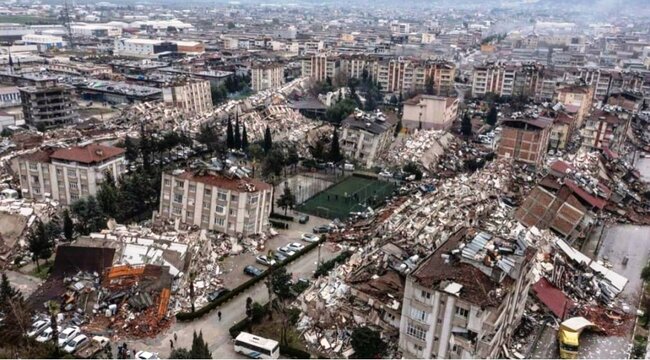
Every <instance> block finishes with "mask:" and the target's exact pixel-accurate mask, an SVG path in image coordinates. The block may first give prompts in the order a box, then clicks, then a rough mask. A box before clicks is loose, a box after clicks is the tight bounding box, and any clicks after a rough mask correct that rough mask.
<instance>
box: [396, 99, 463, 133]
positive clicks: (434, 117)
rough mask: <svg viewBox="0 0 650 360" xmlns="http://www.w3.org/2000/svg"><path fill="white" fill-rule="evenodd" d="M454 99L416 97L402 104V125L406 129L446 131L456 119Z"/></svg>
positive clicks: (457, 101) (456, 111)
mask: <svg viewBox="0 0 650 360" xmlns="http://www.w3.org/2000/svg"><path fill="white" fill-rule="evenodd" d="M459 104H460V100H458V98H455V97H444V96H435V95H417V96H415V97H413V98H411V99H409V100H406V101H405V102H404V113H403V115H402V125H403V126H404V127H405V128H407V129H418V128H422V129H436V130H447V129H449V128H450V127H451V125H452V124H453V123H454V120H456V118H457V117H458V105H459Z"/></svg>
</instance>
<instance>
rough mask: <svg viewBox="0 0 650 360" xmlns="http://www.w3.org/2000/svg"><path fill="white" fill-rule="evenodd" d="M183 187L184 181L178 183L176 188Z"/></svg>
mask: <svg viewBox="0 0 650 360" xmlns="http://www.w3.org/2000/svg"><path fill="white" fill-rule="evenodd" d="M183 185H184V184H183V182H182V181H176V187H183Z"/></svg>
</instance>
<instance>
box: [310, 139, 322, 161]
mask: <svg viewBox="0 0 650 360" xmlns="http://www.w3.org/2000/svg"><path fill="white" fill-rule="evenodd" d="M325 143H326V141H325V139H322V138H321V139H318V140H316V142H315V143H314V145H313V146H310V147H309V152H310V153H311V156H312V157H313V158H314V159H316V160H325V156H326V154H325Z"/></svg>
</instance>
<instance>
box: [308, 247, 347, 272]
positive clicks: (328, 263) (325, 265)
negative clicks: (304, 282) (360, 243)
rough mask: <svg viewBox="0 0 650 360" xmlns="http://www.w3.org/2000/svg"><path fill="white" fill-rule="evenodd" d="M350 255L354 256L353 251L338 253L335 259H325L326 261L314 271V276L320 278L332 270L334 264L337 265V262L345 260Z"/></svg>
mask: <svg viewBox="0 0 650 360" xmlns="http://www.w3.org/2000/svg"><path fill="white" fill-rule="evenodd" d="M350 256H352V252H350V251H344V252H342V253H340V254H339V255H337V256H336V257H335V258H334V259H332V260H329V261H325V262H324V263H322V264H320V266H319V267H318V268H317V269H316V271H315V272H314V278H319V277H321V276H323V275H325V274H327V273H328V272H330V270H332V269H334V266H336V264H341V263H343V262H345V261H346V260H347V259H348V258H349V257H350Z"/></svg>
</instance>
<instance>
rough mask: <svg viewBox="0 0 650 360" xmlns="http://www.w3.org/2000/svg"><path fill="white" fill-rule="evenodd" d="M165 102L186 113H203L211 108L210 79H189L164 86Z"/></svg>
mask: <svg viewBox="0 0 650 360" xmlns="http://www.w3.org/2000/svg"><path fill="white" fill-rule="evenodd" d="M162 93H163V101H164V102H165V104H168V105H171V106H173V107H175V108H179V109H182V110H184V111H185V112H187V113H192V114H203V113H205V112H208V111H210V110H212V108H213V105H212V92H211V90H210V81H208V80H198V79H191V80H187V81H183V82H182V83H179V84H173V85H171V86H168V87H164V88H163V90H162Z"/></svg>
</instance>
